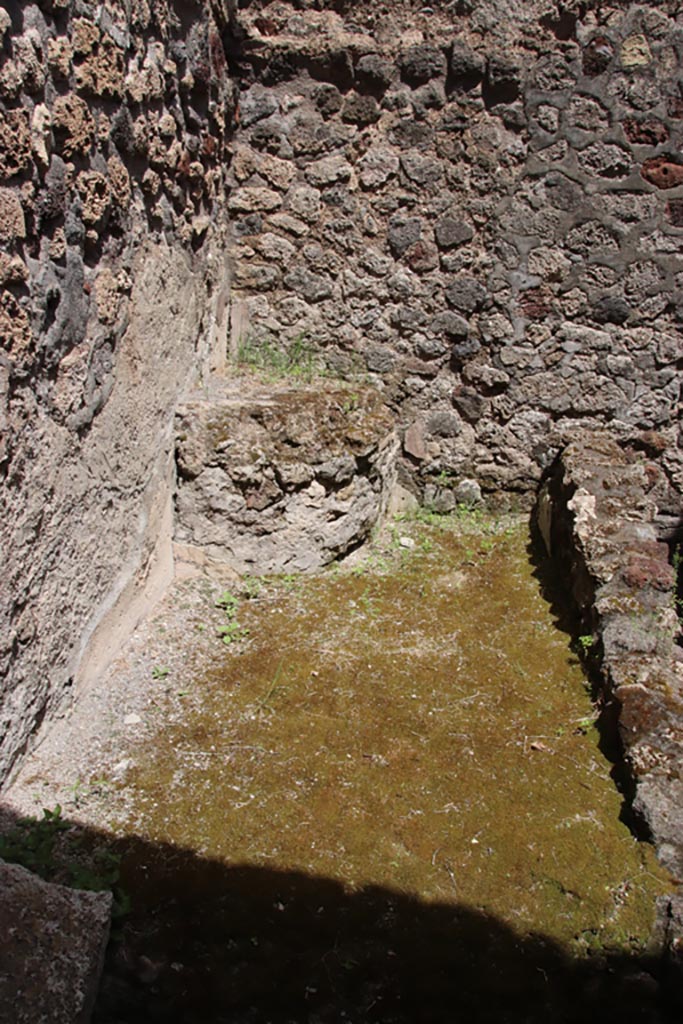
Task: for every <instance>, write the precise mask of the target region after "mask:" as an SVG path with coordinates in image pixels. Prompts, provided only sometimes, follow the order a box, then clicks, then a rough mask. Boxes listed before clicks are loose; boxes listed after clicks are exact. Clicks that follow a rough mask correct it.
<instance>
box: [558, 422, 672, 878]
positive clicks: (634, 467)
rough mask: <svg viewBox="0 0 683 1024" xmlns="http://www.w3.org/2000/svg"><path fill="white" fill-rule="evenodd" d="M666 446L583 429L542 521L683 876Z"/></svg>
mask: <svg viewBox="0 0 683 1024" xmlns="http://www.w3.org/2000/svg"><path fill="white" fill-rule="evenodd" d="M663 486H666V483H665V475H664V474H663V473H662V471H661V467H660V465H659V459H658V453H657V451H656V449H654V450H653V449H652V448H651V449H650V450H643V449H642V448H641V449H640V450H634V449H633V448H632V447H630V446H625V447H620V446H619V445H618V444H617V443H616V442H615V440H614V438H613V437H612V436H610V434H609V433H607V432H602V433H581V434H579V435H578V436H577V438H576V439H575V440H574V441H573V442H572V443H571V444H569V445H568V446H567V448H566V449H565V450H564V451H563V452H562V453H561V455H560V457H559V458H558V460H557V462H556V464H555V465H554V466H553V469H552V471H551V473H550V474H549V476H548V479H547V481H546V482H545V483H544V486H543V489H542V491H541V495H540V499H539V506H538V518H539V525H540V527H541V532H542V533H543V536H544V539H545V542H546V546H547V547H548V550H549V552H550V553H551V554H552V555H553V556H554V557H555V558H556V559H557V562H558V567H559V568H560V570H561V571H562V572H563V574H564V576H565V578H566V580H567V582H568V589H569V590H570V592H571V594H572V596H573V598H574V600H575V602H576V605H577V608H578V610H579V612H580V614H581V617H582V623H583V625H582V631H583V635H584V641H585V651H584V653H585V656H586V659H587V661H588V663H589V667H590V668H592V669H593V670H595V671H598V672H599V674H600V677H601V680H602V687H603V697H602V704H603V709H604V713H605V718H606V719H608V720H611V721H613V722H616V723H617V725H618V731H619V737H620V741H621V747H622V750H623V754H624V758H625V764H626V766H627V768H628V770H629V773H630V779H631V783H632V785H633V792H632V793H627V794H626V796H627V798H628V799H629V800H632V803H633V808H634V810H635V812H636V814H637V815H639V816H640V818H641V820H642V821H643V822H644V823H645V824H646V826H647V829H648V831H649V832H650V834H651V835H652V837H653V839H654V841H655V843H656V845H657V852H658V856H659V858H660V860H661V861H662V863H663V864H665V865H666V867H667V868H669V870H670V871H671V872H672V873H673V875H674V876H675V877H677V878H679V879H680V878H683V779H682V778H681V765H682V764H683V650H682V649H681V646H680V643H681V639H682V637H683V632H682V630H681V622H680V620H679V618H678V616H677V614H676V604H675V595H676V591H675V579H674V576H675V574H674V570H673V567H672V566H671V564H670V560H669V547H668V544H667V543H666V541H665V540H664V539H663V538H662V534H664V535H665V536H668V535H669V534H670V525H669V523H668V522H664V523H662V522H660V521H659V519H658V507H659V505H660V503H661V500H662V487H663Z"/></svg>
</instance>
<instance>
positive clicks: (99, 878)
mask: <svg viewBox="0 0 683 1024" xmlns="http://www.w3.org/2000/svg"><path fill="white" fill-rule="evenodd" d="M0 858H2V859H3V860H6V861H8V862H9V863H11V864H19V865H21V867H24V868H26V869H27V870H29V871H32V872H33V873H34V874H36V875H39V877H40V878H43V879H45V881H48V882H58V883H59V884H61V885H67V886H70V887H71V888H72V889H87V890H89V891H91V892H103V891H105V890H107V889H108V890H111V892H112V895H113V898H114V902H113V905H112V917H114V918H120V917H122V916H124V915H125V914H126V913H128V911H129V910H130V898H129V896H128V894H127V893H126V892H124V890H123V889H121V888H120V886H119V885H118V881H119V875H120V867H121V855H120V854H119V853H117V852H116V851H115V850H112V849H111V848H109V847H106V846H105V847H103V846H97V847H94V848H93V847H91V848H88V846H87V845H86V843H85V840H84V837H83V836H82V835H80V834H79V833H78V830H77V828H76V827H74V826H72V825H71V824H70V823H69V822H68V821H65V820H64V818H63V817H62V808H61V806H60V805H59V804H57V806H56V807H54V808H53V809H52V810H50V808H48V807H45V808H43V816H42V818H21V819H20V820H19V821H18V823H17V825H16V826H15V827H14V828H13V829H12V830H11V831H9V832H7V833H6V834H5V835H0Z"/></svg>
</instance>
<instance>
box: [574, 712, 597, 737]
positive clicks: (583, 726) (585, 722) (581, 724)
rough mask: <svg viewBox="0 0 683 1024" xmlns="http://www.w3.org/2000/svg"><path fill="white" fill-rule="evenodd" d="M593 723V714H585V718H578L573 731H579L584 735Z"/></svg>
mask: <svg viewBox="0 0 683 1024" xmlns="http://www.w3.org/2000/svg"><path fill="white" fill-rule="evenodd" d="M594 725H595V718H594V717H593V715H586V717H585V718H580V719H579V721H578V722H577V723H576V729H575V730H574V731H575V732H577V733H580V734H581V735H582V736H586V735H587V734H588V732H589V731H590V730H591V729H592V728H593V726H594Z"/></svg>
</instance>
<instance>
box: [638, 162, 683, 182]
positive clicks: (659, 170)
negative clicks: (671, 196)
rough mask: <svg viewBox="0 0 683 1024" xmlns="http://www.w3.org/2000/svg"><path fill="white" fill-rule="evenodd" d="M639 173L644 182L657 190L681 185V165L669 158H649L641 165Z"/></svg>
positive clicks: (682, 166)
mask: <svg viewBox="0 0 683 1024" xmlns="http://www.w3.org/2000/svg"><path fill="white" fill-rule="evenodd" d="M640 173H641V174H642V176H643V178H645V180H646V181H649V182H650V183H651V184H652V185H655V186H656V187H657V188H661V189H669V188H677V187H678V186H679V185H683V163H678V162H677V161H675V160H672V159H671V157H666V156H654V157H651V158H650V159H649V160H646V161H645V162H644V163H643V165H642V167H641V170H640Z"/></svg>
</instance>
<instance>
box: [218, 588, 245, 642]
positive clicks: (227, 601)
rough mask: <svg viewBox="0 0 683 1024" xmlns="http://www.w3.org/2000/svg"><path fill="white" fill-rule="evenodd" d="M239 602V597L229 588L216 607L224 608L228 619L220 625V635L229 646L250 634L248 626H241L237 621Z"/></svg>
mask: <svg viewBox="0 0 683 1024" xmlns="http://www.w3.org/2000/svg"><path fill="white" fill-rule="evenodd" d="M239 603H240V601H239V598H238V597H236V596H235V594H233V593H231V591H229V590H225V591H223V593H222V594H221V596H220V597H219V598H218V600H217V601H216V607H217V608H222V609H223V611H224V612H225V617H226V620H227V621H226V622H224V623H223V625H221V626H219V627H218V635H219V637H220V638H221V640H222V641H223V643H224V644H226V645H227V646H230V644H235V643H238V641H240V640H245V639H246V638H247V637H248V636H249V630H248V629H247V627H246V626H241V625H240V624H239V622H238V621H237V609H238V608H239Z"/></svg>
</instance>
